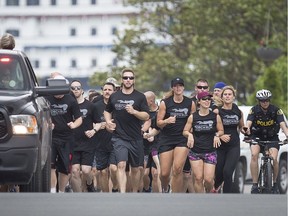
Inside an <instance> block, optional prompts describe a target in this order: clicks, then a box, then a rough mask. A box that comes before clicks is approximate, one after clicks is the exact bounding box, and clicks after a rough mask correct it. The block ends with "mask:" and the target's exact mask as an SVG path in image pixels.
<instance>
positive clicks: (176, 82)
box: [171, 77, 184, 88]
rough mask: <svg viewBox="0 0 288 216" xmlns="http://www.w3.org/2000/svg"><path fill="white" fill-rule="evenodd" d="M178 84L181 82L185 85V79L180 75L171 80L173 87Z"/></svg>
mask: <svg viewBox="0 0 288 216" xmlns="http://www.w3.org/2000/svg"><path fill="white" fill-rule="evenodd" d="M176 84H180V85H183V86H184V80H183V79H182V78H180V77H176V78H174V79H173V80H171V88H172V87H173V86H175V85H176Z"/></svg>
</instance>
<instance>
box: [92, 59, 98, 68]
mask: <svg viewBox="0 0 288 216" xmlns="http://www.w3.org/2000/svg"><path fill="white" fill-rule="evenodd" d="M96 66H97V59H92V62H91V67H96Z"/></svg>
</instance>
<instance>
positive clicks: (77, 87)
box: [71, 86, 81, 91]
mask: <svg viewBox="0 0 288 216" xmlns="http://www.w3.org/2000/svg"><path fill="white" fill-rule="evenodd" d="M80 89H81V86H71V90H73V91H74V90H80Z"/></svg>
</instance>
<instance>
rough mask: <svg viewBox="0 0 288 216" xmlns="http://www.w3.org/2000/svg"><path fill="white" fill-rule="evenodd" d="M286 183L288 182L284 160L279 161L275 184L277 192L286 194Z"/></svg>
mask: <svg viewBox="0 0 288 216" xmlns="http://www.w3.org/2000/svg"><path fill="white" fill-rule="evenodd" d="M287 181H288V174H287V161H286V160H285V159H280V162H279V173H278V178H277V184H278V188H279V192H280V193H281V194H286V193H287V183H288V182H287Z"/></svg>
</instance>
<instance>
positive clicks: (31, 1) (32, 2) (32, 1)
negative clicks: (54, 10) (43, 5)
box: [26, 0, 39, 6]
mask: <svg viewBox="0 0 288 216" xmlns="http://www.w3.org/2000/svg"><path fill="white" fill-rule="evenodd" d="M26 4H27V5H28V6H34V5H39V0H27V1H26Z"/></svg>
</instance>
